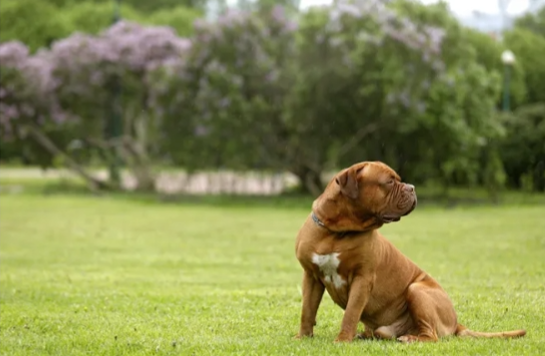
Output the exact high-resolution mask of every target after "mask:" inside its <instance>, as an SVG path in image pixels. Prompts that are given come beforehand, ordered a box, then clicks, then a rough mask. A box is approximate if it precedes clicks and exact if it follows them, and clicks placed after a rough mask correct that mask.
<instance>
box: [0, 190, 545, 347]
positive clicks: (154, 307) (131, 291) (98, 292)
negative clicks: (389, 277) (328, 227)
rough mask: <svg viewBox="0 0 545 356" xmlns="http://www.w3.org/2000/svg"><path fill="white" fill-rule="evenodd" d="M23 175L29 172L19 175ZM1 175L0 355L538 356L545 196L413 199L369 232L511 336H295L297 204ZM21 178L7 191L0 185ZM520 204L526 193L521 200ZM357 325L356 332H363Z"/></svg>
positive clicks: (334, 323) (475, 321)
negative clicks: (495, 200) (45, 185)
mask: <svg viewBox="0 0 545 356" xmlns="http://www.w3.org/2000/svg"><path fill="white" fill-rule="evenodd" d="M27 183H28V182H27ZM27 183H25V182H23V183H21V184H16V185H14V182H13V181H0V185H2V188H3V189H2V190H1V191H0V222H1V223H0V229H1V230H0V234H1V235H0V261H1V262H0V312H1V316H0V340H1V342H0V352H1V355H10V356H17V355H25V356H27V355H115V356H119V355H222V354H238V355H341V354H342V355H389V354H410V355H498V354H501V355H543V354H544V353H545V258H544V256H545V204H543V203H542V200H540V199H533V200H532V199H530V202H525V203H520V202H519V203H517V201H518V200H516V199H511V200H510V201H511V202H510V203H504V204H500V205H489V204H481V205H464V204H460V205H457V206H455V207H450V208H445V207H441V206H436V205H433V204H429V205H426V204H422V205H421V206H419V207H418V208H417V209H416V210H415V212H414V213H412V214H411V215H410V216H408V217H406V218H403V219H402V221H400V222H399V223H396V224H391V225H388V226H385V227H384V228H383V229H382V231H383V233H384V235H385V236H386V237H387V238H388V239H389V240H390V241H392V242H393V243H394V244H395V245H396V246H397V247H398V248H399V249H400V250H401V251H402V252H404V253H405V254H406V255H408V256H409V257H410V258H411V259H412V260H413V261H415V262H416V263H417V264H418V265H419V266H420V267H422V268H423V269H424V270H426V271H427V272H429V273H430V274H431V275H432V276H434V277H435V278H436V279H438V280H439V282H440V283H441V284H442V286H443V287H444V288H445V289H446V290H447V292H448V293H449V294H450V296H451V299H452V300H453V302H454V304H455V307H456V309H457V311H458V314H459V320H460V322H461V323H462V324H464V325H466V326H468V327H469V328H471V329H473V330H478V331H500V330H512V329H520V328H524V329H526V330H527V336H526V337H524V338H521V339H515V340H486V339H459V338H446V339H443V340H441V341H440V342H438V343H435V344H412V345H403V344H399V343H397V342H394V341H355V342H353V343H351V344H342V345H338V344H334V343H333V340H334V339H335V337H336V334H337V332H338V331H339V326H340V322H341V318H342V311H341V309H340V308H338V307H336V306H335V305H333V303H332V302H331V300H330V298H329V297H328V296H325V297H324V300H323V303H322V306H321V308H320V310H319V313H318V325H317V326H316V328H315V337H314V338H313V339H305V340H302V341H297V340H294V339H293V336H294V335H295V334H296V332H297V330H298V321H299V313H300V303H301V294H300V293H301V291H300V281H301V268H300V266H299V264H298V262H297V260H296V259H295V255H294V241H295V236H296V234H297V231H298V229H299V227H300V226H301V224H302V222H303V221H304V219H305V218H306V217H307V215H308V213H309V207H310V201H311V200H310V199H303V198H297V199H295V198H285V200H284V199H283V198H274V199H273V198H263V199H252V198H248V197H247V198H236V199H235V198H225V199H219V198H215V199H212V198H211V199H207V198H191V199H189V198H187V199H185V198H183V197H181V198H179V199H172V200H169V201H165V200H164V199H163V200H161V199H156V198H153V197H141V196H140V197H133V196H127V195H105V196H92V195H90V194H82V193H80V192H79V191H78V192H70V193H67V192H62V190H59V189H49V190H44V189H41V187H38V185H39V184H38V183H36V182H31V183H28V184H27ZM9 187H12V188H13V187H18V189H8V188H9ZM521 201H526V200H524V199H523V200H521ZM360 328H361V327H360Z"/></svg>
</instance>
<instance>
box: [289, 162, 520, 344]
mask: <svg viewBox="0 0 545 356" xmlns="http://www.w3.org/2000/svg"><path fill="white" fill-rule="evenodd" d="M415 206H416V194H415V190H414V186H412V185H410V184H406V183H402V182H401V179H400V177H399V176H398V175H397V173H396V172H395V171H394V170H393V169H391V168H390V167H388V166H387V165H385V164H383V163H381V162H362V163H358V164H355V165H353V166H351V167H350V168H348V169H345V170H343V171H341V172H340V173H338V174H337V175H336V176H335V177H334V178H333V179H332V180H331V182H329V184H328V185H327V187H326V189H325V191H324V193H323V194H322V195H321V196H320V197H318V198H317V199H316V200H315V201H314V203H313V205H312V213H311V214H310V216H309V217H308V218H307V220H306V222H305V223H304V225H303V226H302V228H301V230H300V231H299V235H298V236H297V243H296V255H297V259H298V260H299V262H300V263H301V265H302V266H303V269H304V274H303V307H302V315H301V328H300V330H299V334H298V335H297V338H301V337H303V336H312V335H313V328H314V325H315V324H316V313H317V311H318V307H319V305H320V302H321V300H322V296H323V294H324V290H327V292H328V293H329V295H330V296H331V298H332V299H333V301H334V302H335V303H336V304H338V305H339V306H340V307H341V308H343V309H344V310H345V312H344V317H343V320H342V326H341V331H340V333H339V335H338V336H337V339H336V341H352V339H354V337H355V336H356V330H357V326H358V322H359V321H362V322H363V323H364V325H365V332H364V333H363V334H362V335H359V336H360V337H362V338H373V337H375V338H381V339H390V338H397V340H399V341H401V342H413V341H437V340H438V338H440V337H443V336H447V335H453V334H454V335H457V336H473V337H503V338H509V337H518V336H523V335H525V334H526V332H525V331H524V330H517V331H507V332H498V333H482V332H474V331H470V330H468V329H466V328H465V327H464V326H462V325H460V324H458V321H457V317H456V312H455V311H454V307H453V305H452V302H451V301H450V299H449V297H448V295H447V293H446V292H445V291H444V290H443V289H442V288H441V286H440V285H439V284H438V283H437V282H436V281H435V280H434V279H433V278H432V277H431V276H429V275H428V274H427V273H426V272H424V271H422V270H421V269H420V268H418V267H417V266H416V265H415V264H414V263H413V262H412V261H411V260H409V259H408V258H407V257H405V256H404V255H403V254H402V253H401V252H400V251H399V250H397V249H396V248H395V247H394V246H393V245H392V244H391V243H390V242H389V241H388V240H386V239H385V238H384V237H383V236H382V235H381V234H380V233H379V232H378V229H379V228H380V227H381V226H382V225H383V224H385V223H390V222H393V221H399V219H400V218H401V217H402V216H405V215H407V214H409V213H410V212H411V211H413V209H414V208H415Z"/></svg>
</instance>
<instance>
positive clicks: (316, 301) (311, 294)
mask: <svg viewBox="0 0 545 356" xmlns="http://www.w3.org/2000/svg"><path fill="white" fill-rule="evenodd" d="M324 289H325V287H324V285H323V284H322V282H321V281H319V280H317V279H316V278H315V277H314V275H312V273H311V272H308V271H305V272H304V274H303V307H302V312H301V327H300V329H299V334H297V336H296V338H298V339H299V338H301V337H303V336H312V334H313V330H314V325H315V324H316V314H317V313H318V307H319V306H320V302H321V301H322V296H323V295H324Z"/></svg>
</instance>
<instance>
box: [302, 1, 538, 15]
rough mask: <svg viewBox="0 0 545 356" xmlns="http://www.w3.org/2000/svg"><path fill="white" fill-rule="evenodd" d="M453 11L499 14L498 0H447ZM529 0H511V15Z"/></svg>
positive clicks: (524, 7) (308, 4)
mask: <svg viewBox="0 0 545 356" xmlns="http://www.w3.org/2000/svg"><path fill="white" fill-rule="evenodd" d="M420 1H421V2H423V3H424V4H430V3H434V2H437V0H420ZM445 1H446V2H447V3H448V4H449V6H450V9H451V10H452V12H454V13H455V14H456V15H458V16H464V17H465V16H471V15H472V14H473V11H479V12H484V13H488V14H498V13H499V10H498V0H445ZM331 2H332V0H301V2H300V6H301V8H308V7H309V6H313V5H324V4H331ZM528 3H529V1H528V0H511V2H510V3H509V7H508V8H507V11H508V13H509V14H510V15H518V14H521V13H523V12H524V11H525V10H526V9H527V8H528Z"/></svg>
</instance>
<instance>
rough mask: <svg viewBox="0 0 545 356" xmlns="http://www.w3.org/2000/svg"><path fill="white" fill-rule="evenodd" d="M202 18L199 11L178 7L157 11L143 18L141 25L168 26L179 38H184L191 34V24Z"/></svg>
mask: <svg viewBox="0 0 545 356" xmlns="http://www.w3.org/2000/svg"><path fill="white" fill-rule="evenodd" d="M202 16H203V14H202V12H201V11H199V10H196V9H192V8H186V7H181V6H178V7H175V8H173V9H160V10H157V11H155V12H153V13H151V14H150V15H149V16H148V17H145V18H144V19H143V20H142V23H147V24H150V25H161V26H170V27H172V28H174V29H175V30H176V32H177V34H178V35H179V36H182V37H186V36H190V35H191V34H192V33H193V23H194V22H195V20H196V19H198V18H199V17H202Z"/></svg>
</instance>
